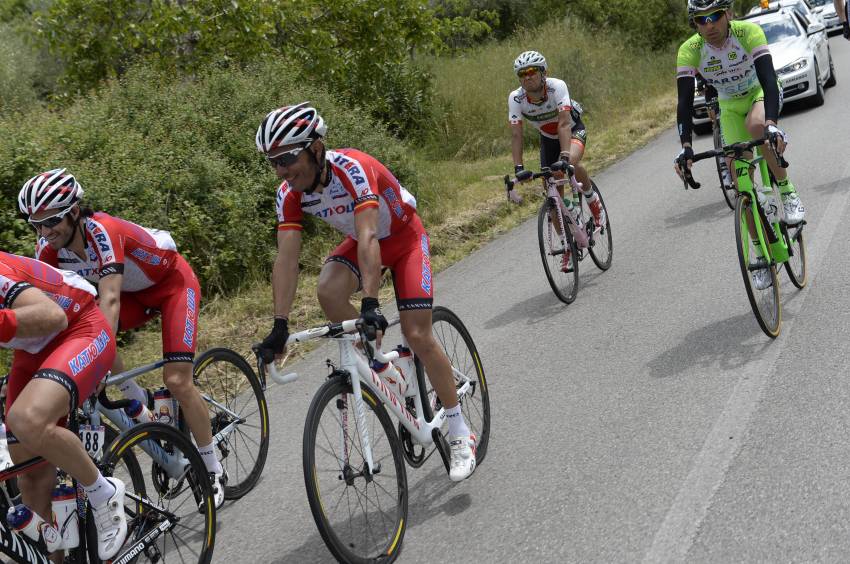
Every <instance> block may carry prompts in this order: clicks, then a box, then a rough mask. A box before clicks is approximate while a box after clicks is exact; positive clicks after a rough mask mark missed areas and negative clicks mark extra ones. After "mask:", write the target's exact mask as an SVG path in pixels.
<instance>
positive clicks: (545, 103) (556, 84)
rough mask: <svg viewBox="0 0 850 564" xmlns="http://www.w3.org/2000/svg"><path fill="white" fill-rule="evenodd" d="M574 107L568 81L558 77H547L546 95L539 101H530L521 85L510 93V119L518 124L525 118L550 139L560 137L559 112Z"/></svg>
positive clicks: (567, 110) (512, 122)
mask: <svg viewBox="0 0 850 564" xmlns="http://www.w3.org/2000/svg"><path fill="white" fill-rule="evenodd" d="M572 109H573V102H572V100H570V91H569V89H568V88H567V83H566V82H564V81H563V80H559V79H557V78H547V79H546V91H545V95H544V96H543V100H540V101H539V102H530V101H529V100H528V94H527V93H526V91H525V90H523V88H522V87H521V86H520V87H519V88H517V89H516V90H514V91H513V92H511V93H510V94H509V95H508V121H509V122H510V123H511V124H518V123H522V119H523V118H525V119H527V120H528V122H529V123H530V124H531V125H533V126H534V127H535V128H536V129H537V130H538V131H540V134H541V135H543V136H544V137H548V138H550V139H557V138H558V114H559V113H560V112H571V111H572Z"/></svg>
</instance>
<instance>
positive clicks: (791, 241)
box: [782, 224, 809, 290]
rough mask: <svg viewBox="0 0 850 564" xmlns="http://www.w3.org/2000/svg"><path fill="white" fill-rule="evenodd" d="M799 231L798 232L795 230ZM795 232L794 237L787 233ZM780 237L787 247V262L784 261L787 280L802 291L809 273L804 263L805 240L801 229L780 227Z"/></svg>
mask: <svg viewBox="0 0 850 564" xmlns="http://www.w3.org/2000/svg"><path fill="white" fill-rule="evenodd" d="M797 229H799V230H797ZM792 230H794V231H796V233H797V234H796V236H794V235H792V234H791V233H789V231H792ZM782 235H783V236H784V237H785V243H786V244H787V245H788V255H789V256H788V260H787V261H785V272H787V273H788V278H790V279H791V283H792V284H794V286H796V287H797V288H798V289H800V290H802V289H803V288H805V287H806V283H807V282H808V278H809V272H808V266H807V263H806V239H805V238H804V237H803V231H802V229H801V228H797V227H795V226H791V227H789V226H787V225H784V224H783V226H782Z"/></svg>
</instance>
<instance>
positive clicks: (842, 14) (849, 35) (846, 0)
mask: <svg viewBox="0 0 850 564" xmlns="http://www.w3.org/2000/svg"><path fill="white" fill-rule="evenodd" d="M832 3H833V4H834V5H835V13H836V14H838V21H840V22H841V27H842V29H843V30H844V39H850V0H832Z"/></svg>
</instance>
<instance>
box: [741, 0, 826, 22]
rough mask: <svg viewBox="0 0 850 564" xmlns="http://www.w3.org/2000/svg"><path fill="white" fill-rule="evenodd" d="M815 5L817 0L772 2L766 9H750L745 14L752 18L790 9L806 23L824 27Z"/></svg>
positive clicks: (779, 0) (757, 7)
mask: <svg viewBox="0 0 850 564" xmlns="http://www.w3.org/2000/svg"><path fill="white" fill-rule="evenodd" d="M826 1H827V2H829V3H830V4H831V3H832V0H826ZM816 4H817V0H773V1H772V2H769V4H768V7H767V8H762V7H761V6H756V7H754V8H752V9H751V10H750V11H749V12H747V16H754V15H756V14H760V13H763V12H768V11H772V10H775V9H776V8H792V9H794V10H796V11H797V12H799V13H800V15H801V16H803V18H805V19H806V21H807V22H811V23H822V24H823V25H824V27H826V21H824V19H823V16H822V15H821V13H820V12H819V11H818V10H817V6H816ZM833 11H835V8H833Z"/></svg>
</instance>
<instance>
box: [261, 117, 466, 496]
mask: <svg viewBox="0 0 850 564" xmlns="http://www.w3.org/2000/svg"><path fill="white" fill-rule="evenodd" d="M325 132H326V127H325V123H324V120H323V119H322V118H321V116H319V114H318V112H317V111H316V109H315V108H313V107H311V106H310V105H309V103H308V102H304V103H301V104H298V105H295V106H288V107H284V108H279V109H277V110H274V111H272V112H269V114H268V115H266V117H265V119H264V120H263V122H262V123H261V124H260V127H259V129H258V130H257V135H256V143H257V149H258V150H259V151H260V152H261V153H264V154H266V156H267V157H268V160H269V163H270V164H271V166H272V167H273V168H274V170H275V172H276V173H277V175H278V177H279V178H283V179H284V180H283V183H282V184H281V185H280V187H279V188H278V191H277V218H278V231H277V247H278V249H277V258H276V259H275V263H274V270H273V274H272V288H273V293H274V314H275V318H274V327H273V329H272V331H271V332H270V333H269V335H268V337H266V338H265V340H263V342H262V345H261V353H262V354H263V358H264V360H265V361H266V362H271V361H272V360H273V359H274V358H275V356H279V355H281V354H282V353H283V350H284V347H285V345H286V339H287V337H288V336H289V325H288V319H289V314H290V311H291V308H292V303H293V301H294V300H295V290H296V287H297V282H298V259H299V256H300V254H301V234H302V231H303V222H304V218H305V216H307V215H312V216H315V217H318V218H319V219H322V220H324V221H327V222H328V223H330V224H331V225H332V226H334V227H335V228H336V229H337V230H339V231H341V232H342V233H343V234H345V236H346V237H345V239H344V240H343V242H342V243H341V244H340V245H339V246H338V247H337V248H336V249H334V250H333V251H332V252H331V254H330V256H329V257H328V258H327V259H326V261H325V264H324V266H323V267H322V271H321V274H320V276H319V286H318V297H319V303H320V304H321V306H322V309H323V310H324V312H325V315H327V316H328V318H329V319H330V320H331V321H333V322H339V321H344V320H346V319H354V318H358V317H359V318H361V319H363V321H364V322H366V323H368V324H370V325H372V326H374V327H375V328H376V329H377V330H378V331H383V330H384V329H386V327H387V320H386V319H385V318H384V316H383V314H382V313H381V309H380V305H379V302H378V288H379V285H380V281H381V267H382V266H386V267H388V268H389V269H390V271H391V272H392V275H393V284H394V286H395V292H396V304H397V305H398V310H399V317H400V318H401V327H402V331H403V332H404V335H405V337H406V338H407V340H408V342H409V343H410V347H411V349H412V350H413V352H414V354H416V356H418V357H419V358H420V359H421V360H422V363H423V365H424V366H425V369H426V371H427V373H428V376H429V378H430V379H431V383H432V384H433V386H434V389H435V390H436V391H437V395H438V396H439V398H440V400H441V401H442V403H443V406H444V407H445V408H446V416H447V419H448V423H449V445H450V447H451V465H450V473H449V476H450V478H451V479H452V480H453V481H460V480H463V479H465V478H467V477H469V475H470V474H472V472H473V470H474V469H475V462H476V460H475V446H476V438H475V435H474V434H473V433H471V432H470V430H469V428H468V427H467V425H466V422H465V421H464V419H463V415H462V414H461V408H460V404H459V403H458V400H457V395H456V389H455V382H454V376H453V374H452V368H451V364H450V363H449V359H448V358H447V357H446V354H445V352H444V351H443V349H442V347H440V345H439V344H438V343H437V341H436V340H435V339H434V336H433V334H432V331H431V308H432V302H433V295H434V283H433V278H432V272H431V258H430V243H429V239H428V234H427V232H426V231H425V228H424V227H423V226H422V222H421V221H420V219H419V216H418V215H417V213H416V200H415V199H414V197H413V196H412V195H411V194H410V193H409V192H408V191H407V190H405V189H404V188H403V187H402V186H401V185H400V184H399V182H398V180H396V178H395V177H394V176H393V175H392V173H391V172H390V171H389V170H387V168H386V167H385V166H384V165H382V164H381V163H380V162H378V160H376V159H375V158H374V157H371V156H369V155H367V154H366V153H363V152H361V151H358V150H356V149H339V150H328V149H326V148H325V144H324V136H325ZM358 290H362V292H363V300H362V303H361V308H360V313H359V315H358V312H357V310H356V309H355V308H354V307H353V306H352V305H351V303H350V302H349V298H350V297H351V295H352V294H354V292H356V291H358Z"/></svg>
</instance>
